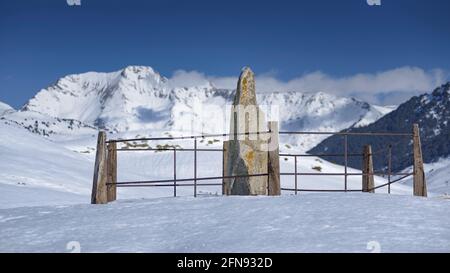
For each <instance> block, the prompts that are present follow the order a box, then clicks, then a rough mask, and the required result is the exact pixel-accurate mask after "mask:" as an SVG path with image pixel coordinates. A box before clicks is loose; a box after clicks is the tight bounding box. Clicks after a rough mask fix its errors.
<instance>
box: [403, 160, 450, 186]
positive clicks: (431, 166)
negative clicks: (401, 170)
mask: <svg viewBox="0 0 450 273" xmlns="http://www.w3.org/2000/svg"><path fill="white" fill-rule="evenodd" d="M424 169H425V177H426V179H427V189H428V190H429V191H431V192H433V193H436V194H441V195H449V194H450V158H445V159H440V160H439V161H437V162H434V163H426V164H424ZM406 171H411V168H407V169H406ZM402 184H404V185H408V186H412V184H413V180H412V178H410V179H407V180H405V181H404V182H403V183H402Z"/></svg>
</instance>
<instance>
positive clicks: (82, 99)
mask: <svg viewBox="0 0 450 273" xmlns="http://www.w3.org/2000/svg"><path fill="white" fill-rule="evenodd" d="M187 85H188V84H187V83H186V86H187ZM233 97H234V91H233V90H223V89H217V88H215V87H214V84H213V83H206V84H204V85H203V86H190V87H185V86H183V84H180V83H179V82H177V83H176V84H175V83H172V82H171V81H170V80H168V79H167V78H165V77H163V76H161V75H160V74H159V73H158V72H156V71H155V70H154V69H152V68H151V67H146V66H129V67H126V68H124V69H122V70H120V71H116V72H112V73H97V72H88V73H83V74H77V75H68V76H66V77H63V78H61V79H59V80H58V81H57V82H56V83H55V84H53V85H52V86H50V87H48V88H45V89H42V90H41V91H40V92H38V93H37V94H36V96H35V97H34V98H32V99H31V100H30V101H29V102H28V103H27V104H26V105H25V106H24V107H23V108H22V109H21V112H24V113H25V115H26V113H28V112H30V111H34V112H39V113H42V114H45V115H47V116H50V117H56V118H60V119H69V120H77V121H79V122H81V123H82V124H85V125H89V126H95V127H100V128H106V129H107V130H109V131H113V132H125V131H136V130H141V131H144V130H175V131H191V132H192V131H195V132H204V133H223V132H224V131H228V129H229V126H228V122H227V121H228V118H229V113H228V112H229V109H230V107H229V106H230V105H231V103H232V98H233ZM258 102H259V104H260V105H262V107H263V109H266V113H267V112H269V110H270V109H269V108H268V107H265V106H270V107H275V106H278V108H277V109H279V111H280V112H279V115H278V116H275V117H272V118H271V119H272V120H278V119H279V120H280V121H281V127H282V128H283V129H286V130H303V131H306V130H310V131H311V130H313V131H339V130H342V129H345V128H348V127H351V126H362V125H367V124H369V123H372V122H374V121H376V120H377V119H379V118H380V117H382V116H383V115H384V114H386V113H387V112H389V111H390V110H391V109H389V108H383V107H380V106H371V105H369V104H368V103H365V102H361V101H358V100H356V99H353V98H339V97H336V96H333V95H330V94H326V93H323V92H318V93H301V92H289V93H276V92H275V93H265V94H258ZM24 118H25V117H23V116H22V117H21V119H22V120H23V119H24ZM12 119H14V118H12ZM193 119H195V120H196V121H195V123H194V124H192V120H193ZM14 120H16V121H18V120H17V118H15V119H14ZM54 132H56V133H58V132H59V131H57V130H54ZM322 139H323V138H322V136H309V137H303V138H298V139H295V142H294V143H292V144H293V145H297V144H298V145H300V146H301V147H302V149H303V150H305V149H308V148H312V147H313V146H314V145H316V144H318V143H319V142H320V141H321V140H322Z"/></svg>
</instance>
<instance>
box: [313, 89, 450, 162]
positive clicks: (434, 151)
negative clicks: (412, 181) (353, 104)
mask: <svg viewBox="0 0 450 273" xmlns="http://www.w3.org/2000/svg"><path fill="white" fill-rule="evenodd" d="M414 123H418V124H419V126H420V134H421V142H422V153H423V159H424V162H425V163H434V162H438V161H439V160H443V159H445V158H448V157H450V142H449V139H450V82H448V83H446V84H444V85H442V86H440V87H438V88H436V89H435V90H433V91H432V92H430V93H427V94H423V95H420V96H415V97H413V98H411V99H409V100H408V101H406V102H405V103H403V104H401V105H400V106H399V107H398V108H397V109H396V110H395V111H392V112H391V113H389V114H387V115H386V116H384V117H382V118H381V119H379V120H377V121H376V122H374V123H372V124H370V125H368V126H364V127H360V128H354V129H351V131H355V132H358V131H364V132H371V131H372V132H385V131H387V132H389V131H392V132H411V131H412V126H413V124H414ZM389 143H391V144H394V143H395V145H394V146H393V156H392V167H393V169H394V170H403V169H405V168H408V167H409V166H411V165H412V153H413V151H412V142H411V141H410V139H406V138H405V139H398V138H392V137H384V138H380V137H374V138H356V137H355V138H353V139H352V141H351V143H349V149H350V150H351V151H350V152H360V151H361V149H362V146H363V145H365V144H371V145H372V147H373V149H374V151H378V150H382V149H385V148H386V146H387V145H388V144H389ZM311 151H312V152H313V153H324V152H328V153H338V152H341V151H342V139H341V138H340V137H337V136H334V137H330V138H328V139H326V140H325V141H323V142H322V143H320V144H319V145H318V146H317V147H315V148H314V149H312V150H311ZM382 156H383V158H382V157H380V158H379V160H376V159H375V161H374V165H375V168H376V169H383V168H386V166H387V160H386V159H385V158H384V157H385V155H384V154H383V155H382ZM333 160H334V162H336V163H339V164H341V163H342V159H338V158H336V159H333ZM349 165H350V166H352V167H359V166H360V165H361V162H360V160H358V159H355V158H350V159H349Z"/></svg>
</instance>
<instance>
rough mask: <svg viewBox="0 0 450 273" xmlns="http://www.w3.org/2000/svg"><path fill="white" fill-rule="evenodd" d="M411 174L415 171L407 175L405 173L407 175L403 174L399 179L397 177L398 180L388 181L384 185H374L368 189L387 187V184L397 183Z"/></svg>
mask: <svg viewBox="0 0 450 273" xmlns="http://www.w3.org/2000/svg"><path fill="white" fill-rule="evenodd" d="M411 175H413V173H411V174H407V175H405V176H403V177H400V178H398V179H396V180H393V181H391V182H388V183H385V184H382V185H379V186H376V187H373V188H371V189H368V190H367V191H373V190H376V189H379V188H382V187H386V186H388V185H392V184H394V183H397V182H399V181H401V180H403V179H405V178H407V177H408V176H411Z"/></svg>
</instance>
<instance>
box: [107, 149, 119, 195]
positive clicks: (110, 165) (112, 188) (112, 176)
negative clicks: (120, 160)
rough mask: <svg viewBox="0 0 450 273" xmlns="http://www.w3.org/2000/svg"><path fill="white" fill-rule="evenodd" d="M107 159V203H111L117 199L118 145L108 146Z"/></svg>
mask: <svg viewBox="0 0 450 273" xmlns="http://www.w3.org/2000/svg"><path fill="white" fill-rule="evenodd" d="M107 158H108V160H107V180H106V183H107V187H106V189H107V201H108V202H111V201H115V200H116V199H117V185H116V183H117V145H116V143H115V142H111V143H109V144H108V157H107Z"/></svg>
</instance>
